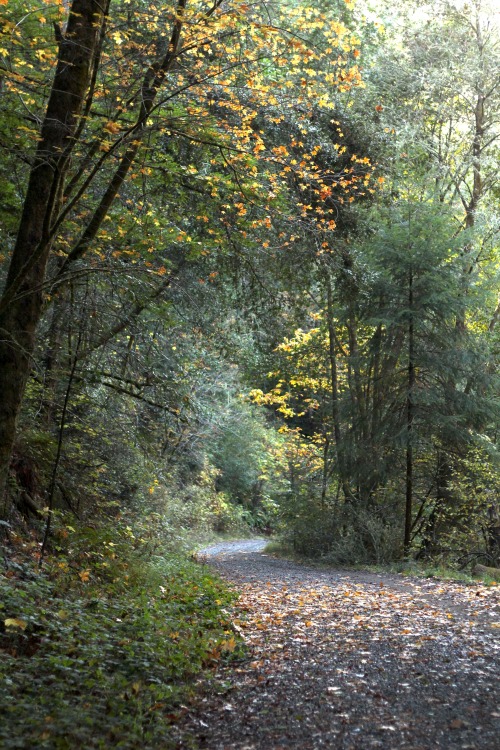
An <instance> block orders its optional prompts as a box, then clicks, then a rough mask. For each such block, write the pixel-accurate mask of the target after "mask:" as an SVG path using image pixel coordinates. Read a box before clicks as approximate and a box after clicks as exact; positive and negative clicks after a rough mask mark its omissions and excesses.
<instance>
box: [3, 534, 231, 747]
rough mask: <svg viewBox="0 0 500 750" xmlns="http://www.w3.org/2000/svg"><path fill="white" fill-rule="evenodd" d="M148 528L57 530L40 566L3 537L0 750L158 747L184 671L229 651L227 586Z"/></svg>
mask: <svg viewBox="0 0 500 750" xmlns="http://www.w3.org/2000/svg"><path fill="white" fill-rule="evenodd" d="M148 535H149V538H147V537H146V528H145V527H144V528H142V529H140V528H136V527H134V529H133V528H132V526H130V525H128V524H126V523H121V524H120V525H119V526H117V527H114V528H112V527H111V526H107V527H106V528H105V529H99V530H96V529H92V528H87V529H84V530H78V531H77V530H74V529H73V528H72V527H68V526H61V528H60V529H59V534H58V538H59V543H60V550H59V552H58V553H57V554H53V555H52V556H51V557H50V558H49V559H48V560H47V563H46V565H45V566H44V568H43V569H42V572H39V571H38V568H37V564H36V556H35V554H34V551H35V549H36V545H35V543H33V545H31V549H30V544H29V543H26V540H24V541H23V540H22V539H21V538H20V537H16V536H15V535H11V537H10V539H9V540H8V544H7V545H6V552H7V556H6V558H5V563H6V564H5V569H4V570H3V572H2V575H1V576H0V631H1V632H0V653H1V657H0V713H1V714H2V716H3V719H4V720H3V721H2V722H1V723H0V745H1V746H2V747H4V748H6V750H7V749H10V748H27V747H32V748H33V747H36V748H40V749H41V748H61V749H63V750H64V749H65V748H68V749H69V748H74V747H77V746H78V745H81V746H83V747H85V748H107V747H120V748H149V747H157V746H158V743H159V742H160V741H161V746H162V747H168V744H169V730H168V723H169V720H170V717H169V713H170V712H171V711H172V709H173V707H174V706H176V705H178V704H179V703H180V702H181V701H182V700H183V699H185V698H186V697H187V695H188V693H189V692H190V690H191V688H192V684H193V678H194V676H195V675H196V674H198V673H199V672H200V670H201V669H202V668H203V667H211V666H212V665H213V664H215V663H216V662H217V661H218V660H220V658H225V657H226V656H229V655H230V654H231V653H233V652H234V651H235V649H237V648H238V644H237V642H236V640H235V638H234V636H233V631H232V630H231V629H230V624H229V621H228V617H227V614H226V612H225V610H224V607H225V606H227V605H228V604H229V603H230V602H231V600H232V597H233V595H232V593H231V592H230V591H229V590H228V589H227V587H225V586H224V585H223V584H222V583H221V582H220V581H219V580H218V579H217V577H216V575H214V574H213V573H211V572H210V571H207V570H206V569H202V568H200V567H199V566H197V565H195V564H194V563H193V562H191V561H190V560H189V559H188V558H187V556H186V555H179V554H176V555H173V554H172V553H171V552H168V550H167V551H166V550H165V549H164V548H163V549H162V548H161V546H158V545H159V534H158V535H156V538H154V540H153V539H152V538H151V533H150V532H148Z"/></svg>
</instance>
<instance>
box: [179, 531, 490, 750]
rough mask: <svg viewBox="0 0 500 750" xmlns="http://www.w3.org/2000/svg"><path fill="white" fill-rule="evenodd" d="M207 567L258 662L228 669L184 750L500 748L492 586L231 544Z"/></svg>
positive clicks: (196, 713)
mask: <svg viewBox="0 0 500 750" xmlns="http://www.w3.org/2000/svg"><path fill="white" fill-rule="evenodd" d="M200 557H201V559H203V560H204V561H205V562H208V563H209V564H210V565H212V566H214V567H215V568H216V569H217V570H218V571H219V572H220V573H221V574H222V575H223V576H224V577H225V578H226V579H227V580H228V581H230V582H232V583H235V584H236V585H237V587H238V588H239V589H240V590H241V591H242V596H241V600H240V604H239V605H238V607H237V608H236V609H235V612H234V618H233V626H234V628H235V630H236V631H238V632H239V633H241V634H242V635H243V637H244V638H245V640H246V642H247V644H248V658H247V659H246V660H245V661H243V662H241V663H240V664H236V665H228V666H226V667H221V668H220V670H219V677H220V678H221V680H222V683H223V684H224V685H225V688H224V689H225V691H226V692H225V693H224V694H220V693H218V694H214V692H213V691H210V690H208V689H207V692H206V694H205V695H204V697H203V698H202V699H200V701H199V702H198V703H197V704H196V705H195V706H194V707H191V709H190V710H189V711H188V712H187V714H186V715H185V717H184V720H183V722H182V724H180V725H179V726H178V728H177V732H178V742H177V745H176V747H178V748H208V749H209V750H226V749H227V750H282V749H283V748H297V749H300V750H302V749H304V750H308V749H310V750H316V749H319V748H333V749H334V750H375V749H376V748H383V749H384V750H396V749H397V750H434V749H435V748H436V749H441V750H500V707H499V691H500V682H499V678H500V658H499V657H500V646H499V643H498V633H499V632H500V630H498V628H499V627H500V623H499V622H498V620H499V619H500V617H499V614H498V595H497V594H496V592H495V590H494V589H493V588H489V587H485V586H482V585H479V584H478V585H473V586H466V585H462V584H456V583H446V582H442V581H436V580H432V581H426V580H422V579H416V578H414V579H407V578H405V577H403V576H398V575H389V574H383V573H372V572H369V571H352V570H330V569H326V568H316V567H312V566H304V565H300V564H298V563H295V562H291V561H288V560H285V559H282V558H275V557H273V556H271V555H269V554H267V553H266V552H265V540H255V539H253V540H244V541H240V542H229V543H223V544H218V545H213V546H212V547H210V548H208V549H206V550H203V551H202V553H200Z"/></svg>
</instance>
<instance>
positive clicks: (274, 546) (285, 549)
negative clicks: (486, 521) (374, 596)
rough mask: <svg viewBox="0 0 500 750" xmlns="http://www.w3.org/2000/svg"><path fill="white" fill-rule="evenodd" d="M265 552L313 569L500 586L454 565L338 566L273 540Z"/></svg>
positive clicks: (414, 561) (393, 564) (419, 563)
mask: <svg viewBox="0 0 500 750" xmlns="http://www.w3.org/2000/svg"><path fill="white" fill-rule="evenodd" d="M265 552H267V553H268V554H274V555H276V556H277V557H286V558H288V559H291V560H295V561H296V562H302V563H306V564H307V565H310V566H313V567H320V568H325V569H328V568H330V569H333V568H335V567H341V568H344V567H345V568H351V569H353V570H369V571H373V572H375V573H400V574H402V575H406V576H416V577H419V578H437V579H439V580H445V581H458V582H461V583H469V584H473V583H477V582H482V583H484V584H486V585H489V586H495V585H498V582H497V581H495V580H494V579H493V578H492V577H491V576H490V575H488V574H482V575H475V574H474V575H473V574H472V573H469V572H467V571H464V570H458V569H456V568H454V567H453V566H452V565H449V566H447V565H445V564H443V563H440V564H433V563H432V562H418V561H416V560H402V561H400V562H394V563H387V564H385V565H368V564H366V565H359V564H353V565H345V566H344V565H341V566H336V565H334V564H333V563H330V562H328V561H326V560H322V559H321V558H317V557H316V558H308V557H307V556H304V555H299V554H297V553H296V552H295V551H294V550H293V548H292V546H291V545H289V544H285V543H283V542H282V541H280V540H279V539H273V540H271V541H270V542H269V543H268V544H267V545H266V548H265Z"/></svg>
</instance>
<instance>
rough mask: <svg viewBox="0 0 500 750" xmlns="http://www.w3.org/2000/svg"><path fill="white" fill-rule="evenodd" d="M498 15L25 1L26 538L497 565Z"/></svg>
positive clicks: (11, 204)
mask: <svg viewBox="0 0 500 750" xmlns="http://www.w3.org/2000/svg"><path fill="white" fill-rule="evenodd" d="M493 6H494V4H493V3H492V4H488V3H487V2H483V1H481V0H476V1H475V2H470V3H463V2H460V1H459V0H456V1H455V2H451V1H450V2H433V3H421V2H419V3H413V2H405V3H396V4H394V3H385V2H384V1H383V0H380V2H368V1H367V2H362V1H361V0H360V2H357V3H354V2H344V0H338V1H337V0H331V1H330V2H327V3H322V4H321V7H319V5H318V6H316V5H313V6H311V7H304V6H303V4H302V3H296V2H293V0H290V1H289V2H273V3H256V4H247V3H245V2H239V1H235V2H220V1H218V0H217V1H216V2H215V3H214V4H213V5H211V4H205V3H203V2H186V1H185V0H179V2H178V3H177V4H176V3H167V4H165V3H163V4H155V3H152V2H144V3H133V2H131V1H130V0H123V2H116V3H111V4H109V3H108V5H106V6H105V7H104V6H102V5H101V4H99V3H97V2H95V0H75V2H74V3H73V4H72V5H71V6H69V4H68V3H65V2H49V1H47V2H44V3H43V4H42V5H40V4H39V3H37V2H33V3H30V2H16V0H9V1H8V2H6V1H5V0H4V2H3V3H2V12H3V21H2V24H3V25H2V47H1V48H0V53H1V62H0V87H1V94H2V97H1V102H0V147H1V163H0V181H1V202H0V213H1V247H2V252H1V255H0V273H1V274H2V277H3V279H2V283H3V286H4V292H3V297H2V299H1V301H0V328H1V331H2V335H1V338H0V379H1V383H2V389H1V396H0V478H1V481H2V487H3V489H2V496H3V500H2V514H3V518H4V523H5V524H8V523H10V522H11V521H12V519H13V518H17V519H19V518H21V517H23V518H24V519H26V520H27V521H29V522H30V523H31V524H33V523H34V524H35V528H37V529H38V533H39V534H41V535H42V539H43V546H44V548H45V547H47V545H48V544H49V539H50V530H51V529H50V526H51V524H52V523H53V521H54V519H55V518H60V517H62V516H64V517H66V516H67V515H68V514H69V516H74V517H75V518H76V519H78V521H79V522H81V523H86V522H87V521H88V519H90V518H92V519H94V520H95V519H97V518H102V519H103V520H104V519H106V518H107V519H109V518H110V517H113V516H116V515H121V514H127V513H132V514H139V515H142V516H144V514H146V515H147V513H150V512H153V513H156V514H159V516H160V517H161V518H162V519H163V520H164V522H165V523H166V524H167V526H168V525H169V524H170V525H171V527H172V529H178V528H190V529H193V528H200V529H201V528H208V527H210V528H214V529H216V530H218V531H231V530H232V531H233V532H234V531H235V530H236V529H238V528H239V529H240V530H241V529H242V527H243V526H250V527H251V528H254V529H260V530H265V531H271V530H272V531H279V532H280V533H281V534H282V535H283V536H284V538H285V539H287V540H288V541H289V542H291V543H292V544H293V546H294V548H295V549H296V550H297V551H299V552H302V553H306V554H308V555H321V556H327V557H328V558H329V559H331V560H335V561H338V562H344V563H345V562H361V561H364V562H366V561H377V562H379V561H388V560H393V559H398V558H400V557H402V556H403V555H414V556H417V557H419V556H420V557H425V556H434V557H436V556H437V557H440V556H441V557H442V556H444V557H446V558H448V559H450V560H455V561H461V562H464V561H467V558H468V556H474V555H476V556H484V558H485V559H489V560H490V562H491V563H495V562H498V555H499V551H500V547H499V545H500V516H499V505H498V496H499V495H498V493H499V478H498V424H499V420H498V416H499V408H498V354H499V338H498V328H499V323H498V321H499V317H500V315H499V312H500V308H499V302H498V288H499V283H498V282H499V256H498V221H499V216H498V201H499V197H500V193H499V190H500V187H499V183H498V156H499V143H500V142H499V136H500V131H499V112H500V81H499V78H498V70H499V69H500V46H499V19H498V10H495V9H494V7H493ZM5 528H7V526H5ZM172 533H174V532H172ZM471 559H472V558H471Z"/></svg>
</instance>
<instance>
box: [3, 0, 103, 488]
mask: <svg viewBox="0 0 500 750" xmlns="http://www.w3.org/2000/svg"><path fill="white" fill-rule="evenodd" d="M103 19H104V15H103V9H102V6H101V4H100V3H99V2H98V0H73V3H72V5H71V10H70V13H69V19H68V25H67V30H66V33H65V35H64V38H63V39H62V40H61V43H60V47H59V55H58V62H57V67H56V72H55V75H54V81H53V84H52V88H51V92H50V96H49V100H48V103H47V109H46V114H45V118H44V122H43V125H42V129H41V134H40V140H39V142H38V146H37V150H36V155H35V159H34V163H33V167H32V169H31V173H30V177H29V182H28V188H27V192H26V198H25V201H24V208H23V212H22V217H21V223H20V227H19V233H18V236H17V241H16V245H15V248H14V251H13V254H12V259H11V263H10V267H9V271H8V275H7V281H6V285H5V290H4V293H3V296H2V299H1V300H0V310H1V312H0V383H1V384H2V397H1V400H0V494H1V493H2V491H3V490H4V488H5V484H6V480H7V475H8V468H9V462H10V456H11V451H12V447H13V443H14V438H15V430H16V422H17V417H18V414H19V410H20V407H21V402H22V398H23V395H24V389H25V387H26V381H27V378H28V374H29V371H30V366H31V358H32V353H33V349H34V341H35V332H36V328H37V325H38V322H39V319H40V316H41V312H42V302H43V293H42V289H43V282H44V279H45V271H46V266H47V261H48V257H49V252H50V248H51V239H50V238H51V225H52V223H53V219H54V214H55V211H56V210H57V201H58V197H59V196H60V194H61V187H62V182H63V180H64V176H65V173H66V171H67V167H68V161H69V158H70V155H71V152H72V150H73V147H74V144H75V139H74V135H75V133H76V130H77V127H78V123H79V121H80V114H81V112H82V108H83V104H84V101H85V96H86V94H87V91H88V87H89V83H90V80H91V76H92V70H93V66H94V64H96V60H95V49H96V44H97V39H98V37H99V33H100V28H101V25H102V23H103Z"/></svg>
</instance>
